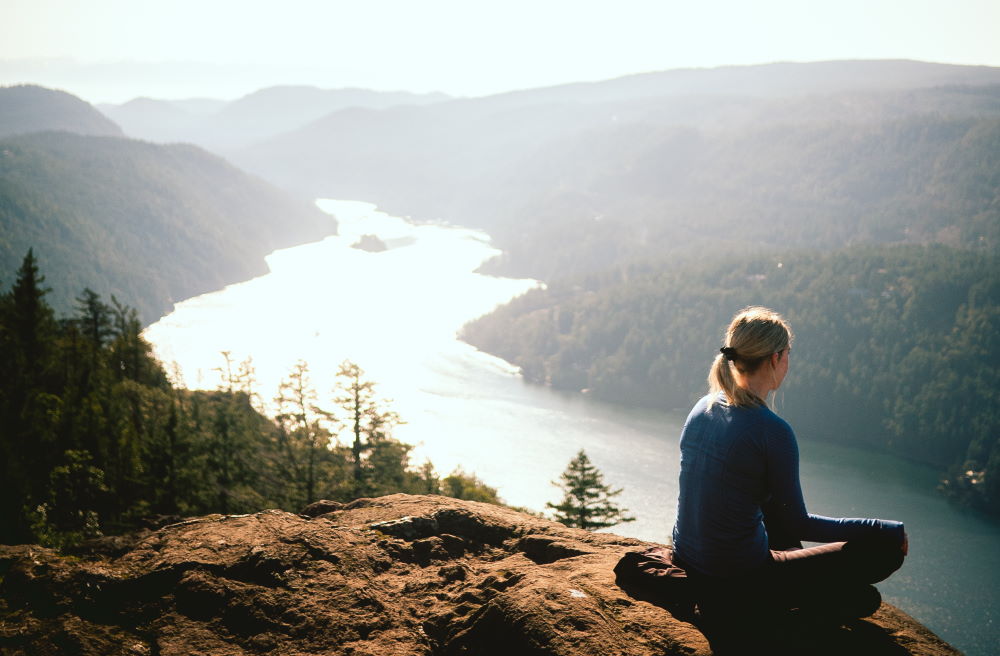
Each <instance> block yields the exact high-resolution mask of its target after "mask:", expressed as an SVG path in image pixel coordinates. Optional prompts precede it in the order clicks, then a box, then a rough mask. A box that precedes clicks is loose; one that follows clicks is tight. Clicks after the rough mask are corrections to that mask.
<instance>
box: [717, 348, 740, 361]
mask: <svg viewBox="0 0 1000 656" xmlns="http://www.w3.org/2000/svg"><path fill="white" fill-rule="evenodd" d="M719 353H721V354H722V357H724V358H726V359H727V360H729V361H730V362H732V361H733V360H735V359H736V349H734V348H733V347H732V346H723V347H722V348H720V349H719Z"/></svg>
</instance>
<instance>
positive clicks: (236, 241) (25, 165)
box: [0, 86, 336, 323]
mask: <svg viewBox="0 0 1000 656" xmlns="http://www.w3.org/2000/svg"><path fill="white" fill-rule="evenodd" d="M120 134H121V131H120V130H119V129H118V127H117V126H116V125H114V124H113V123H111V122H110V121H109V120H108V119H107V118H105V117H104V116H102V115H101V114H100V113H99V112H98V111H97V110H95V109H94V108H93V107H91V106H90V105H89V104H87V103H85V102H83V101H81V100H79V99H78V98H75V97H74V96H71V95H69V94H66V93H63V92H59V91H53V90H50V89H43V88H41V87H35V86H18V87H5V88H0V135H6V136H5V137H4V138H0V271H14V270H15V269H16V268H17V266H18V264H19V263H20V260H21V258H22V257H23V255H24V253H25V252H26V251H27V250H28V249H29V248H34V249H35V252H36V254H37V255H38V256H39V257H40V258H42V259H43V260H44V261H45V262H47V266H46V274H47V275H48V278H49V280H50V281H51V282H52V283H53V289H54V291H53V294H52V296H51V297H50V302H51V304H52V305H53V307H55V308H56V309H57V310H58V311H60V312H69V311H71V310H72V309H73V304H74V301H73V293H74V292H73V291H72V290H74V289H77V288H79V287H80V286H82V285H83V284H87V285H90V286H91V287H92V288H93V289H95V290H96V291H97V292H99V293H100V294H102V295H104V296H108V295H111V294H114V295H115V296H116V297H117V298H119V299H121V300H122V302H124V303H127V304H128V305H130V306H133V307H135V308H136V309H137V310H138V312H139V315H140V317H141V319H142V320H143V322H144V323H150V322H152V321H155V320H156V319H157V318H159V317H160V316H162V315H163V314H164V313H166V312H167V311H169V310H170V309H171V308H172V306H173V303H174V302H177V301H180V300H183V299H185V298H189V297H191V296H194V295H197V294H201V293H204V292H206V291H211V290H215V289H219V288H221V287H223V286H225V285H226V284H229V283H233V282H239V281H242V280H246V279H247V278H250V277H253V276H255V275H260V274H262V273H264V272H266V271H267V267H266V264H265V263H264V256H265V255H267V254H268V253H270V252H271V251H272V250H274V249H276V248H283V247H287V246H292V245H297V244H300V243H303V242H306V241H312V240H316V239H321V238H322V237H325V236H327V235H329V234H332V233H334V232H335V231H336V223H335V221H334V220H333V219H331V218H330V217H329V216H328V215H326V214H323V213H322V212H320V211H319V210H318V209H317V208H315V207H314V206H313V205H312V204H311V203H309V202H306V201H302V200H296V199H294V198H292V197H290V196H289V195H288V194H287V193H286V192H283V191H280V190H278V189H276V188H274V187H273V186H271V185H269V184H267V183H265V182H263V181H262V180H259V179H257V178H254V177H253V176H250V175H247V174H246V173H244V172H242V171H240V170H239V169H237V168H236V167H234V166H232V165H231V164H229V163H228V162H226V161H225V160H223V159H221V158H219V157H218V156H217V155H213V154H210V153H208V152H206V151H203V150H201V149H200V148H197V147H195V146H189V145H179V144H178V145H171V146H160V145H155V144H150V143H145V142H141V141H134V140H130V139H124V138H122V137H121V136H120ZM115 135H119V136H115ZM81 281H83V282H81Z"/></svg>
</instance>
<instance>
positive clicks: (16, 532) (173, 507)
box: [0, 252, 498, 547]
mask: <svg viewBox="0 0 1000 656" xmlns="http://www.w3.org/2000/svg"><path fill="white" fill-rule="evenodd" d="M12 274H13V275H11V277H12V278H14V283H13V284H12V285H11V286H10V287H9V290H8V289H7V288H6V287H7V286H6V285H5V286H4V287H5V288H4V291H3V293H2V294H0V371H2V372H3V375H2V376H0V516H2V517H3V522H0V543H3V544H18V543H22V542H29V543H41V544H44V545H46V546H54V547H66V546H71V545H73V544H76V543H78V542H80V541H81V540H84V539H86V538H91V537H96V536H99V535H102V534H104V533H116V532H119V531H121V530H123V529H127V528H137V527H140V526H145V525H149V524H156V523H163V522H170V521H177V520H178V519H180V517H182V516H187V515H191V514H205V513H212V512H220V513H240V512H251V511H256V510H263V509H266V508H284V509H286V510H289V511H292V512H296V511H298V510H300V509H301V508H302V507H303V506H304V505H305V504H307V503H311V502H313V501H315V500H317V499H320V498H323V499H338V500H342V501H346V500H349V499H354V498H357V497H360V496H377V495H382V494H390V493H393V492H411V493H425V494H426V493H431V494H437V493H443V494H448V495H450V496H456V497H459V498H466V499H475V500H479V501H490V502H493V503H497V502H498V499H497V496H496V490H494V489H492V488H489V487H487V486H485V485H484V484H483V483H482V482H481V481H479V480H478V479H477V478H476V477H475V476H472V475H469V474H464V473H462V472H461V471H456V472H455V473H453V474H451V475H449V476H446V477H439V476H438V475H437V474H436V473H435V472H434V469H433V465H432V464H431V463H430V462H427V463H425V464H424V465H423V466H422V467H420V468H419V469H418V468H414V467H411V466H410V463H409V452H410V449H411V446H410V445H408V444H405V443H402V442H399V441H397V440H395V439H393V437H392V428H393V426H394V425H395V423H397V422H398V420H399V418H398V417H397V416H396V415H395V413H394V412H392V410H391V408H388V407H386V406H385V405H384V404H383V403H382V401H381V400H380V399H379V398H378V396H377V395H376V393H375V389H374V384H373V383H372V382H371V381H369V380H366V379H365V377H364V373H363V372H362V371H361V370H360V369H358V368H357V367H356V366H355V365H352V364H351V363H345V364H344V365H343V366H342V368H341V371H340V375H339V377H338V379H339V381H340V384H339V386H338V390H337V394H336V396H335V397H334V398H320V397H319V395H318V394H317V391H316V390H315V389H314V388H313V387H312V385H311V384H310V382H309V370H308V365H307V364H306V363H304V362H299V363H297V364H293V363H289V366H290V371H289V375H288V378H287V379H286V380H285V381H284V382H283V384H282V385H281V388H280V389H279V390H260V389H258V387H257V384H256V381H255V380H254V374H253V368H252V366H250V364H249V362H243V363H235V362H232V361H230V360H228V359H227V358H222V357H220V362H219V386H218V389H217V390H216V391H211V392H201V391H199V392H192V391H189V390H185V389H182V388H179V387H176V386H174V385H173V384H171V382H170V377H169V376H168V375H167V373H166V372H164V370H163V368H162V367H161V365H160V363H159V362H157V361H156V360H155V359H154V358H153V357H152V355H151V351H150V346H149V344H148V343H147V342H146V341H145V340H144V339H143V337H142V325H141V323H140V322H139V319H138V317H137V316H136V313H135V311H134V310H132V309H130V308H128V307H126V306H123V305H120V304H118V303H115V302H112V303H111V304H108V303H107V302H106V301H105V300H104V299H102V298H101V297H100V296H99V295H98V294H96V293H94V292H93V291H92V290H90V289H80V290H79V291H78V292H77V294H76V303H75V307H74V309H73V311H72V312H71V313H66V314H65V315H64V316H61V317H57V315H56V314H55V313H54V312H53V310H52V308H51V306H50V305H49V304H48V302H47V300H46V297H47V295H48V292H47V291H46V287H47V284H48V281H46V280H45V276H44V274H43V273H42V271H41V269H40V268H39V265H38V260H36V258H35V256H34V254H33V253H31V252H29V253H28V255H27V256H26V257H25V258H24V260H23V261H22V263H21V265H20V267H19V268H18V269H17V270H16V272H12ZM271 394H276V395H277V399H275V402H276V404H277V412H276V413H274V416H272V417H267V416H265V415H264V414H262V412H261V410H262V408H263V404H262V403H261V400H262V397H263V398H270V395H271ZM265 395H266V396H265ZM320 408H325V409H323V410H321V409H320ZM340 433H343V435H342V437H343V442H341V441H338V440H337V437H338V434H340Z"/></svg>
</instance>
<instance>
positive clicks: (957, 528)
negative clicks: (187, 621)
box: [145, 200, 1000, 656]
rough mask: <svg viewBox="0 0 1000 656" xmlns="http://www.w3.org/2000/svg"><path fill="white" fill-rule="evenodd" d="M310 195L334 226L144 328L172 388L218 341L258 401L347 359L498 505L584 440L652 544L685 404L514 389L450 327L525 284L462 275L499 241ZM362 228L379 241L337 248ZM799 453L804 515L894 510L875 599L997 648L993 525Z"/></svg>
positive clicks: (191, 377)
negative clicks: (904, 533) (296, 374)
mask: <svg viewBox="0 0 1000 656" xmlns="http://www.w3.org/2000/svg"><path fill="white" fill-rule="evenodd" d="M318 204H319V206H320V207H321V209H323V210H324V211H327V212H330V213H331V214H334V215H335V216H336V217H337V219H338V221H339V235H338V236H333V237H329V238H327V239H325V240H323V241H320V242H315V243H311V244H305V245H302V246H298V247H295V248H289V249H285V250H281V251H276V252H274V253H272V254H271V255H270V256H268V258H267V263H268V266H269V268H270V271H271V272H270V273H269V274H267V275H264V276H261V277H259V278H255V279H253V280H250V281H247V282H243V283H239V284H236V285H231V286H229V287H227V288H225V289H224V290H221V291H218V292H214V293H211V294H205V295H203V296H199V297H197V298H192V299H189V300H187V301H184V302H182V303H180V304H178V305H177V307H176V308H175V310H174V312H173V313H172V314H170V315H168V316H166V317H164V318H163V319H161V320H160V321H159V322H157V323H155V324H153V325H152V326H150V327H149V328H147V329H146V332H145V336H146V338H147V339H148V340H149V341H150V342H151V343H152V344H153V346H154V349H155V351H156V353H157V355H158V356H159V357H160V359H161V360H162V361H163V362H165V363H167V364H168V366H169V364H170V363H176V364H177V366H178V372H179V375H180V376H181V379H182V382H183V383H184V384H186V385H187V386H189V387H192V388H214V387H216V386H217V385H218V382H219V375H218V372H217V371H215V369H216V368H217V367H219V366H221V365H222V363H223V359H222V356H221V352H222V351H227V352H229V353H230V354H231V357H232V358H234V359H235V360H237V361H241V360H243V359H245V358H247V357H252V359H253V365H254V369H255V371H256V376H257V380H258V389H259V390H260V391H261V396H262V397H263V398H264V400H265V401H267V400H268V399H270V398H272V397H273V396H275V395H276V394H277V389H278V385H279V382H280V380H281V379H282V378H284V377H287V375H288V372H289V370H290V369H291V367H292V366H293V365H294V364H295V363H296V362H297V361H298V360H304V361H306V362H307V363H308V364H309V367H310V372H311V378H312V382H313V384H314V386H315V387H316V389H317V390H318V391H319V392H320V399H321V401H322V400H323V399H324V398H326V399H330V398H332V394H331V389H332V387H333V384H334V378H335V373H336V371H337V368H338V366H339V364H340V363H341V362H342V361H343V360H345V359H350V360H352V361H353V362H356V363H357V364H359V365H360V366H361V367H362V368H363V369H364V370H365V371H366V374H367V378H369V379H370V380H373V381H375V382H376V383H377V388H376V390H377V392H378V393H379V395H380V396H381V397H383V398H386V399H391V405H392V408H393V409H394V410H395V411H396V412H398V413H399V414H400V415H401V417H402V418H403V419H404V420H405V421H406V423H405V424H403V425H401V426H399V427H398V428H397V429H396V431H395V436H396V437H398V438H399V439H401V440H403V441H406V442H409V443H411V444H415V445H417V448H416V449H415V451H414V453H413V455H414V459H415V461H416V462H418V463H419V462H422V461H423V460H424V459H425V458H429V459H430V460H431V461H432V462H433V463H434V465H435V467H436V469H437V471H438V472H439V473H442V474H445V473H448V472H450V471H451V470H452V469H454V468H455V467H458V466H461V467H463V468H464V469H465V470H466V471H467V472H473V473H475V474H476V475H478V476H479V477H480V478H481V479H483V480H484V481H485V482H486V483H488V484H489V485H491V486H494V487H496V488H498V489H499V491H500V495H501V497H502V498H503V499H504V500H505V501H506V502H507V503H509V504H512V505H516V506H523V507H526V508H531V509H535V510H544V509H545V503H546V502H548V501H551V502H557V501H558V500H559V496H560V495H559V491H558V489H557V488H556V487H555V486H554V485H552V483H551V481H553V480H555V479H557V478H558V476H559V474H560V473H561V472H562V471H563V469H565V467H566V465H567V464H568V463H569V461H570V459H571V458H572V457H573V456H574V454H575V453H576V452H577V451H578V450H579V449H581V448H582V449H585V450H586V451H587V454H588V455H589V456H590V458H591V460H592V461H593V462H594V464H595V465H596V466H597V467H598V468H599V469H601V471H602V472H603V473H604V476H605V480H606V481H607V482H608V483H610V484H611V485H614V486H620V487H623V488H624V491H623V493H622V494H621V496H620V497H619V500H620V502H621V504H622V505H624V506H625V507H627V508H628V509H629V510H630V511H631V512H632V513H633V514H634V515H635V516H636V518H637V519H636V521H634V522H631V523H628V524H623V525H620V526H618V527H615V528H614V529H612V530H613V531H614V532H615V533H619V534H622V535H627V536H634V537H638V538H642V539H646V540H652V541H656V542H665V541H666V540H667V537H668V535H669V531H670V527H671V525H672V523H673V519H674V505H675V502H676V496H677V480H676V479H677V466H678V462H677V460H678V458H677V447H676V440H677V436H678V434H679V431H680V426H681V424H682V422H683V417H682V416H680V415H678V414H676V413H666V412H655V411H649V410H636V409H632V408H625V407H620V406H615V405H611V404H606V403H601V402H598V401H595V400H593V399H589V398H587V397H584V396H582V395H579V394H567V393H562V392H557V391H554V390H551V389H548V388H544V387H539V386H536V385H529V384H526V383H525V382H524V381H523V380H522V379H521V378H520V376H519V375H518V372H517V370H516V369H515V368H514V367H512V366H511V365H509V364H508V363H506V362H504V361H503V360H500V359H498V358H494V357H492V356H489V355H487V354H484V353H481V352H479V351H477V350H476V349H474V348H472V347H471V346H469V345H468V344H465V343H464V342H461V341H459V340H458V339H456V331H457V330H458V329H459V328H460V327H461V326H462V325H463V324H464V323H465V322H467V321H469V320H470V319H473V318H475V317H477V316H480V315H482V314H484V313H486V312H489V311H490V310H491V309H492V308H494V307H496V306H497V305H499V304H501V303H504V302H506V301H507V300H509V299H511V298H513V297H514V296H516V295H518V294H521V293H523V292H525V291H527V290H528V289H531V288H533V287H535V286H537V285H538V284H539V283H538V282H537V281H533V280H512V279H504V278H495V277H491V276H483V275H479V274H476V273H474V271H475V269H476V268H477V267H478V266H479V265H480V264H481V263H482V262H484V261H485V260H487V259H489V258H490V257H492V256H493V255H496V254H497V252H498V251H496V250H495V249H494V248H493V247H492V246H491V245H490V243H489V238H488V236H487V235H485V234H483V233H480V232H476V231H473V230H469V229H465V228H460V227H456V226H446V225H433V224H421V225H414V224H411V223H409V222H407V221H405V220H404V219H401V218H397V217H391V216H388V215H386V214H384V213H381V212H378V211H377V210H376V208H375V207H374V206H372V205H370V204H367V203H361V202H354V201H333V200H321V201H318ZM365 234H374V235H377V236H378V237H379V238H381V239H382V240H383V241H384V242H385V244H386V245H387V246H388V250H385V251H383V252H368V251H363V250H359V249H356V248H352V247H351V245H352V244H354V243H356V242H357V241H358V239H359V238H360V237H361V236H362V235H365ZM706 357H707V356H706ZM706 363H707V359H706ZM327 405H328V406H329V407H332V406H333V403H332V402H328V404H327ZM800 449H801V453H802V466H801V467H802V479H803V488H804V492H805V496H806V502H807V504H808V506H809V508H810V510H811V511H813V512H817V513H821V514H828V515H835V516H877V517H884V518H892V519H899V520H902V521H904V522H906V525H907V530H908V532H909V534H910V544H911V547H910V556H909V558H908V559H907V562H906V564H905V566H904V567H903V569H902V570H900V571H899V572H897V573H896V574H895V575H894V576H893V577H892V578H891V579H890V580H888V581H886V582H885V583H882V584H880V585H879V588H880V589H881V590H882V592H883V595H884V596H885V598H886V599H887V600H888V601H889V602H891V603H893V604H895V605H897V606H899V607H901V608H903V609H904V610H906V611H907V612H909V613H910V614H911V615H913V616H914V617H916V618H917V619H919V620H920V621H921V622H923V623H924V624H926V625H927V626H928V627H930V628H931V629H932V630H934V631H935V632H936V633H938V634H939V635H940V636H941V637H942V638H944V639H945V640H947V641H949V642H950V643H951V644H953V645H954V646H956V647H958V648H959V649H961V650H962V651H964V652H965V653H967V654H969V655H970V656H978V655H984V656H985V655H986V654H992V653H995V649H996V645H997V644H998V643H1000V626H998V610H1000V567H998V565H1000V562H998V561H1000V557H998V556H1000V549H998V547H1000V526H997V525H995V524H993V523H990V522H987V521H984V520H983V519H981V518H979V517H977V516H974V515H972V514H968V513H964V512H961V511H959V510H956V509H955V508H954V507H952V506H950V505H949V504H948V503H947V502H946V501H945V500H944V499H943V498H941V497H940V496H939V495H938V494H936V493H935V492H934V484H935V481H936V474H935V472H934V471H932V470H931V469H929V468H926V467H921V466H919V465H915V464H913V463H908V462H903V461H901V460H899V459H897V458H893V457H890V456H886V455H879V454H874V455H873V454H872V453H870V452H868V451H861V450H858V449H854V448H850V447H846V446H843V445H836V444H830V443H823V442H816V441H810V440H808V439H807V437H806V436H800Z"/></svg>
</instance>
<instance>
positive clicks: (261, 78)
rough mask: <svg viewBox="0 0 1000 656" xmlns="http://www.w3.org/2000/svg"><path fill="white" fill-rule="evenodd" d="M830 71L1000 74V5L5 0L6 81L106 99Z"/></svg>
mask: <svg viewBox="0 0 1000 656" xmlns="http://www.w3.org/2000/svg"><path fill="white" fill-rule="evenodd" d="M827 59H919V60H924V61H936V62H944V63H957V64H987V65H992V66H1000V0H946V1H945V0H738V1H729V0H726V1H721V0H717V1H715V2H696V1H694V0H689V1H688V2H675V1H673V0H663V1H659V2H656V1H653V0H616V1H613V2H612V1H610V0H609V1H606V2H591V1H589V0H570V1H567V0H498V1H492V2H480V1H477V0H349V1H341V0H283V1H280V2H279V1H278V0H273V1H267V2H264V1H258V0H0V84H14V83H18V82H36V83H40V84H45V85H47V86H56V87H60V88H64V89H66V90H68V91H71V92H73V93H76V94H78V95H80V96H82V97H84V98H86V99H87V100H90V101H93V102H101V101H114V102H120V101H124V100H127V99H130V98H132V97H135V96H139V95H146V96H153V97H172V98H181V97H192V96H209V97H217V98H234V97H237V96H240V95H243V94H245V93H248V92H250V91H253V90H255V89H257V88H260V87H263V86H268V85H272V84H279V83H284V84H313V85H317V86H322V87H330V88H333V87H344V86H359V87H368V88H374V89H405V90H410V91H420V92H423V91H444V92H446V93H449V94H453V95H483V94H488V93H495V92H498V91H506V90H511V89H517V88H528V87H537V86H545V85H550V84H558V83H561V82H572V81H580V80H598V79H607V78H611V77H617V76H620V75H626V74H629V73H637V72H644V71H653V70H665V69H670V68H680V67H711V66H720V65H726V64H759V63H768V62H774V61H818V60H827Z"/></svg>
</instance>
